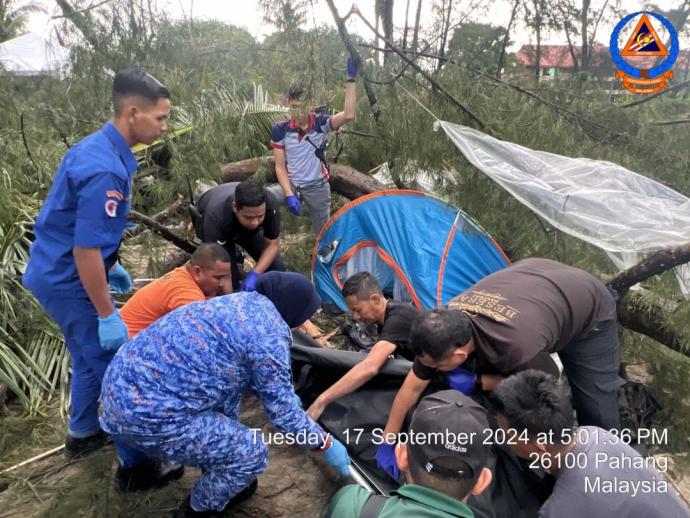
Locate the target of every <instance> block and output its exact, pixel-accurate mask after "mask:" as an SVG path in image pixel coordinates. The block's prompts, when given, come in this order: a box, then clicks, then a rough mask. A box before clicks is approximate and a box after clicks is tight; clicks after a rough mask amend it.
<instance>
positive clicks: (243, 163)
mask: <svg viewBox="0 0 690 518" xmlns="http://www.w3.org/2000/svg"><path fill="white" fill-rule="evenodd" d="M260 169H266V170H268V171H269V172H270V173H271V175H272V176H271V177H270V178H269V181H274V182H275V181H276V178H275V161H274V159H273V157H261V158H252V159H249V160H240V161H239V162H231V163H229V164H225V165H224V166H223V181H224V182H242V181H244V180H246V179H247V178H251V177H252V176H253V175H254V174H255V173H256V172H257V171H259V170H260ZM329 169H330V171H331V187H332V189H333V190H334V191H335V192H337V193H338V194H340V195H341V196H344V197H346V198H348V199H350V200H354V199H355V198H359V197H360V196H364V195H365V194H371V193H372V192H376V191H383V190H385V189H386V186H385V185H384V184H382V183H381V182H379V181H378V180H376V179H375V178H372V177H371V176H368V175H366V174H364V173H362V172H360V171H357V170H356V169H353V168H352V167H349V166H347V165H344V164H330V165H329Z"/></svg>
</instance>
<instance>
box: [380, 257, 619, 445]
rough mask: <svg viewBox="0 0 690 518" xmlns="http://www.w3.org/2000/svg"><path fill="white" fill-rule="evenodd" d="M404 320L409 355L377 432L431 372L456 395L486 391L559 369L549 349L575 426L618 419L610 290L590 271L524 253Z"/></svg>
mask: <svg viewBox="0 0 690 518" xmlns="http://www.w3.org/2000/svg"><path fill="white" fill-rule="evenodd" d="M411 327H412V330H411V332H410V339H411V340H412V341H413V344H414V348H415V352H416V355H417V356H416V358H415V361H414V365H413V367H412V370H411V372H410V373H409V374H408V375H407V378H406V379H405V382H404V383H403V386H402V387H401V388H400V391H399V392H398V395H397V396H396V397H395V401H394V402H393V407H392V408H391V412H390V415H389V417H388V423H387V424H386V429H385V431H384V434H387V433H397V432H399V431H400V429H401V428H402V424H403V420H404V418H405V414H406V412H407V411H408V409H409V408H410V407H411V406H412V405H414V404H415V403H416V402H417V400H418V399H419V397H420V395H421V394H422V392H424V390H425V389H426V387H427V386H428V385H429V383H430V382H431V379H432V378H433V377H434V375H435V374H436V373H438V372H441V373H445V374H446V376H447V379H448V383H449V385H450V386H451V387H452V388H455V389H457V390H460V391H461V392H464V393H465V394H467V393H470V392H472V391H473V390H475V389H480V390H493V388H494V386H495V385H496V384H498V383H499V382H500V381H501V380H502V379H503V377H506V376H509V375H510V374H513V373H516V372H521V371H524V370H528V369H537V370H540V371H543V372H546V373H548V374H551V375H553V376H555V377H558V376H559V375H560V372H559V369H558V367H557V365H556V363H555V362H554V361H553V359H552V358H551V356H550V355H551V354H552V353H558V355H559V357H560V359H561V362H562V363H563V369H564V371H565V374H566V375H567V377H568V381H569V383H570V387H571V389H572V395H573V403H574V406H575V409H576V411H577V418H578V422H579V424H580V425H594V426H599V427H602V428H605V429H607V430H610V429H617V428H618V427H619V426H620V421H619V415H618V400H617V389H618V387H620V386H621V385H622V384H623V380H622V379H621V378H620V377H619V376H618V369H619V366H620V360H619V356H618V329H617V326H616V296H615V292H613V291H612V290H610V289H608V288H607V287H606V286H605V285H604V284H602V283H601V281H599V280H598V279H597V278H596V277H594V276H593V275H591V274H590V273H587V272H585V271H583V270H580V269H578V268H573V267H572V266H568V265H565V264H561V263H558V262H556V261H551V260H548V259H536V258H533V259H524V260H522V261H519V262H517V263H515V264H514V265H512V266H510V267H509V268H505V269H503V270H500V271H498V272H496V273H493V274H491V275H489V276H487V277H485V278H484V279H482V280H480V281H479V282H478V283H476V284H475V285H473V286H471V287H470V288H468V289H467V290H465V291H464V292H462V293H461V294H460V295H458V296H457V297H455V298H454V299H453V300H452V301H451V302H450V303H449V304H448V308H447V309H446V308H444V309H435V310H432V311H428V312H426V313H425V314H424V315H423V316H420V317H419V318H418V319H417V320H416V321H415V322H414V323H413V325H412V326H411ZM469 356H473V357H475V359H476V366H475V368H474V370H473V371H470V370H467V369H464V368H463V367H462V365H463V364H464V363H465V361H466V360H467V359H468V357H469ZM388 456H389V457H390V455H388ZM377 458H378V457H377Z"/></svg>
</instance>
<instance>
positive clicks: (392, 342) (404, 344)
mask: <svg viewBox="0 0 690 518" xmlns="http://www.w3.org/2000/svg"><path fill="white" fill-rule="evenodd" d="M342 293H343V298H344V299H345V303H346V304H347V306H348V308H350V312H351V314H352V319H353V320H355V321H361V322H364V323H365V324H367V325H371V324H376V326H377V328H378V335H379V339H378V341H377V342H376V343H375V344H374V346H373V347H372V348H371V350H370V351H369V353H368V354H367V355H366V357H365V358H364V359H363V360H362V361H361V362H359V363H358V364H357V365H355V366H354V367H352V368H351V369H350V370H349V371H348V372H347V373H346V374H345V375H344V376H343V377H342V378H340V379H339V380H338V381H337V382H335V383H334V384H333V385H331V386H330V387H329V388H328V389H327V390H326V391H325V392H323V393H322V394H321V395H320V396H319V397H318V398H316V401H314V403H312V405H311V406H310V407H309V409H308V410H307V413H308V414H309V416H310V417H311V418H312V419H318V418H319V417H320V416H321V414H322V413H323V411H324V410H325V409H326V407H327V406H328V405H330V404H331V403H332V402H333V401H335V400H336V399H338V398H340V397H343V396H345V395H346V394H349V393H350V392H353V391H355V390H357V389H358V388H359V387H361V386H362V385H364V384H365V383H366V382H367V381H369V380H370V379H372V378H373V377H374V376H376V375H377V374H378V373H379V371H380V370H381V368H382V367H383V366H384V365H385V363H386V361H388V358H390V357H392V355H393V354H400V355H401V356H403V357H404V358H406V359H408V360H410V361H412V360H414V350H413V349H412V345H411V344H410V342H409V336H410V328H411V327H412V322H414V319H415V318H416V317H417V315H418V314H419V311H418V310H417V308H415V307H414V306H412V305H411V304H406V303H403V302H395V301H391V300H388V299H386V297H384V295H383V292H382V291H381V287H380V286H379V283H378V281H377V280H376V277H374V276H373V275H372V274H370V273H369V272H359V273H356V274H354V275H353V276H351V277H350V278H349V279H348V280H347V281H345V284H344V285H343V289H342Z"/></svg>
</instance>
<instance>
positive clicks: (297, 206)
mask: <svg viewBox="0 0 690 518" xmlns="http://www.w3.org/2000/svg"><path fill="white" fill-rule="evenodd" d="M287 206H288V210H289V211H290V213H291V214H294V215H295V216H299V213H300V211H301V210H302V204H301V203H300V201H299V198H298V197H297V196H294V195H293V196H288V197H287Z"/></svg>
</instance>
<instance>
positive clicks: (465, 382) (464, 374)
mask: <svg viewBox="0 0 690 518" xmlns="http://www.w3.org/2000/svg"><path fill="white" fill-rule="evenodd" d="M447 379H448V385H450V388H452V389H455V390H457V391H460V392H462V393H463V394H465V395H467V394H469V393H470V392H472V391H473V390H474V387H475V385H476V384H477V375H476V374H475V373H474V372H470V371H468V370H467V369H463V368H462V367H458V368H456V369H455V370H452V371H450V372H449V373H448V375H447Z"/></svg>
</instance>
